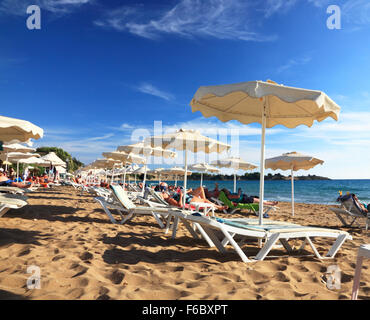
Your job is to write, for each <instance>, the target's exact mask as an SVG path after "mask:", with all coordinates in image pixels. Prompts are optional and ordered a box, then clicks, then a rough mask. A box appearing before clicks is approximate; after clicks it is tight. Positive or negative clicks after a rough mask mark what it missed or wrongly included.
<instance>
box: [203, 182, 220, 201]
mask: <svg viewBox="0 0 370 320" xmlns="http://www.w3.org/2000/svg"><path fill="white" fill-rule="evenodd" d="M203 189H204V194H205V195H206V197H207V199H211V198H216V199H217V198H218V196H219V195H220V190H219V189H218V183H217V182H215V189H214V190H213V191H210V190H208V189H207V188H203Z"/></svg>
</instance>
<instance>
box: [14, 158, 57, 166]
mask: <svg viewBox="0 0 370 320" xmlns="http://www.w3.org/2000/svg"><path fill="white" fill-rule="evenodd" d="M19 163H24V164H33V165H37V166H40V167H48V166H49V165H50V163H49V162H47V161H45V160H43V159H42V158H37V157H31V158H27V159H20V160H19Z"/></svg>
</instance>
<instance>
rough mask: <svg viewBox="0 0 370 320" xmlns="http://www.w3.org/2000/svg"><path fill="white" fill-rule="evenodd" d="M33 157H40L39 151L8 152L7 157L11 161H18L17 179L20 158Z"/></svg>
mask: <svg viewBox="0 0 370 320" xmlns="http://www.w3.org/2000/svg"><path fill="white" fill-rule="evenodd" d="M32 157H40V155H39V154H37V153H30V152H25V153H24V152H10V153H8V154H7V159H8V161H9V162H12V163H17V180H18V177H19V162H20V160H24V159H28V158H32Z"/></svg>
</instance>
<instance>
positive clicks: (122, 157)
mask: <svg viewBox="0 0 370 320" xmlns="http://www.w3.org/2000/svg"><path fill="white" fill-rule="evenodd" d="M103 157H105V158H111V159H114V160H119V161H121V162H122V164H123V165H124V166H125V167H126V166H127V165H129V164H132V163H136V164H145V163H146V160H145V158H143V157H140V156H138V155H136V154H133V153H127V152H123V151H113V152H104V153H103ZM125 183H126V171H125V173H124V178H123V184H125Z"/></svg>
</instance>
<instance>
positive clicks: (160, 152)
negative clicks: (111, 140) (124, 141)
mask: <svg viewBox="0 0 370 320" xmlns="http://www.w3.org/2000/svg"><path fill="white" fill-rule="evenodd" d="M117 151H120V152H126V153H133V154H136V155H139V156H143V157H145V158H146V163H145V165H144V170H145V172H144V180H143V189H142V192H143V195H144V192H145V183H146V175H147V172H146V171H147V170H148V166H147V162H148V158H149V157H151V156H153V157H162V158H167V159H169V158H175V157H176V156H177V155H176V152H173V151H170V150H166V149H163V148H161V147H159V146H158V147H152V146H151V145H150V144H149V143H147V142H145V141H143V142H139V143H135V144H131V145H127V146H119V147H118V148H117ZM135 178H136V176H135ZM135 180H136V179H135Z"/></svg>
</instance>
